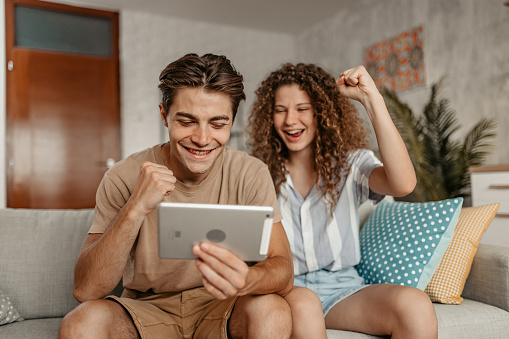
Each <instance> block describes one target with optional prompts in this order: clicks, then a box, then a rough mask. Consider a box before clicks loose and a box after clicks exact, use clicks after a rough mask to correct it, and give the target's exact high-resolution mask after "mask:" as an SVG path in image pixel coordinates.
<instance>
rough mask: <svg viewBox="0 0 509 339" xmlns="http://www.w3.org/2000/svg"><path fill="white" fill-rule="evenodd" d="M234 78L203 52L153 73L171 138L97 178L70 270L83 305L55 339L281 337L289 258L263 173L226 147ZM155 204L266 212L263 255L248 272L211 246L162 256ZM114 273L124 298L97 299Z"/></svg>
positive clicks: (285, 326) (236, 93)
mask: <svg viewBox="0 0 509 339" xmlns="http://www.w3.org/2000/svg"><path fill="white" fill-rule="evenodd" d="M242 80H243V79H242V76H241V75H240V74H239V73H238V72H237V71H236V70H235V69H234V68H233V66H232V65H231V63H230V61H229V60H228V59H227V58H226V57H224V56H216V55H212V54H206V55H204V56H202V57H199V56H197V55H196V54H188V55H186V56H184V57H182V58H180V59H179V60H177V61H175V62H173V63H171V64H169V65H168V66H167V67H166V68H165V69H164V70H163V72H162V73H161V75H160V77H159V81H160V84H159V88H160V90H161V92H162V94H163V99H162V103H161V104H160V105H159V109H160V114H161V118H162V120H163V124H164V125H165V126H166V127H167V128H168V132H169V137H170V141H169V142H168V143H165V144H163V145H156V146H154V147H152V148H150V149H147V150H144V151H142V152H139V153H136V154H133V155H131V156H130V157H128V158H127V159H125V160H123V161H121V162H119V163H118V164H117V165H116V166H115V167H113V168H112V169H111V170H110V171H108V172H107V173H106V174H105V176H104V178H103V180H102V182H101V184H100V186H99V189H98V191H97V197H96V210H95V218H94V222H93V224H92V227H91V229H90V231H89V234H88V236H87V238H86V240H85V243H84V245H83V248H82V250H81V253H80V255H79V258H78V261H77V263H76V268H75V283H74V296H75V298H76V299H77V300H78V301H79V302H81V305H79V306H78V307H77V308H76V309H74V310H73V311H71V312H70V313H69V314H68V315H67V316H66V317H65V318H64V320H63V321H62V324H61V326H60V337H61V338H150V339H156V338H191V337H194V338H227V337H228V336H230V337H233V338H237V337H249V338H288V337H290V334H291V333H290V332H291V328H292V325H291V313H290V309H289V307H288V305H287V303H286V302H285V300H284V299H283V298H282V296H284V295H285V294H286V293H288V292H289V291H290V289H291V287H292V282H293V268H292V259H291V252H290V247H289V245H288V241H287V239H286V235H285V232H284V229H283V227H282V225H281V222H280V220H281V215H280V213H279V209H278V207H277V201H276V196H275V191H274V186H273V184H272V180H271V177H270V174H269V172H268V169H267V166H265V165H264V164H263V163H262V162H260V161H258V160H257V159H255V158H252V157H250V156H248V155H247V154H245V153H243V152H238V151H235V150H232V149H225V147H226V144H227V142H228V139H229V137H230V130H231V127H232V124H233V120H234V118H235V114H236V112H237V108H238V105H239V102H240V101H241V100H243V99H245V95H244V87H243V84H242ZM161 201H173V202H193V203H213V204H241V205H261V206H263V205H269V206H273V207H274V220H275V224H274V226H273V230H272V235H271V240H270V247H269V253H268V256H267V259H266V260H265V261H263V262H260V263H257V264H256V265H254V266H252V267H248V266H247V265H246V263H244V262H243V261H242V260H240V259H239V258H238V257H237V256H236V255H235V254H234V253H232V252H230V251H228V250H226V249H224V248H221V247H220V246H217V245H214V244H212V243H202V244H200V245H199V246H195V247H194V248H193V252H194V253H195V254H196V255H197V259H196V260H195V261H191V260H163V259H160V258H159V256H158V250H157V248H158V240H157V216H156V213H155V208H156V206H157V204H158V203H159V202H161ZM240 222H241V221H240ZM239 227H242V225H239ZM246 241H248V240H247V239H246ZM122 277H123V284H124V288H125V289H124V293H123V294H122V297H121V298H117V297H115V296H108V297H107V294H108V293H109V292H110V291H111V290H112V289H113V288H114V287H115V286H116V285H117V284H118V282H119V281H120V279H121V278H122ZM103 298H104V299H103Z"/></svg>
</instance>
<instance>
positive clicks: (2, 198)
mask: <svg viewBox="0 0 509 339" xmlns="http://www.w3.org/2000/svg"><path fill="white" fill-rule="evenodd" d="M70 4H73V3H70ZM3 11H4V0H0V45H1V46H2V47H1V48H2V51H1V52H0V64H2V65H5V60H4V59H5V50H4V46H5V41H4V38H5V21H4V20H5V16H4V14H3ZM294 40H295V38H294V37H293V36H291V35H288V34H278V33H270V32H266V31H257V30H251V29H240V28H237V27H229V26H224V25H216V24H207V23H202V22H194V21H189V20H181V19H176V18H170V17H165V16H160V15H154V14H149V13H143V12H133V11H121V12H120V77H121V78H120V95H121V108H120V111H121V149H122V157H125V156H127V155H129V154H131V153H133V152H136V151H139V150H141V149H144V148H146V147H150V146H152V145H154V144H156V143H160V142H164V141H165V140H167V136H166V132H165V130H164V129H163V125H162V123H161V120H160V117H159V109H158V103H159V91H158V89H157V85H158V78H159V73H160V72H161V71H162V70H163V69H164V67H165V66H166V65H167V64H168V63H170V62H172V61H174V60H176V59H177V58H179V57H181V56H183V55H184V54H187V53H191V52H194V53H198V54H199V55H202V54H204V53H208V52H211V53H216V54H224V55H226V56H227V57H228V58H229V59H230V60H231V61H232V63H233V65H234V66H235V67H236V68H237V70H238V71H239V72H240V73H241V74H242V75H243V76H244V79H245V82H244V85H245V92H246V96H247V100H246V103H244V104H242V105H241V107H240V108H239V112H238V115H237V118H236V120H235V124H234V128H233V130H234V131H235V132H236V131H241V130H242V128H243V127H244V126H245V125H246V121H247V115H248V114H249V110H250V107H251V104H252V102H253V100H254V90H255V89H256V88H257V86H258V85H259V83H260V82H261V81H262V80H263V78H264V77H265V76H266V75H268V73H269V72H270V71H271V70H273V69H274V68H276V67H277V66H279V65H280V64H281V63H282V62H284V61H290V60H292V59H293V58H294V56H295V45H294ZM0 82H1V84H0V93H3V94H4V95H1V96H0V129H1V130H2V133H0V178H2V180H1V181H0V208H2V207H5V206H6V187H5V177H6V173H5V170H6V165H5V132H4V131H5V67H1V68H0ZM233 135H236V133H234V134H233ZM231 142H232V143H231V146H233V147H237V148H242V147H243V146H244V142H245V137H242V136H241V137H237V138H232V140H231Z"/></svg>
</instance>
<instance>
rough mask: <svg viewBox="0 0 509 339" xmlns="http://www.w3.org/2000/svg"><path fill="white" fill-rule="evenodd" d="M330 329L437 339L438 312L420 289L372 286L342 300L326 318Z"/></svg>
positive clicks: (385, 285) (419, 338)
mask: <svg viewBox="0 0 509 339" xmlns="http://www.w3.org/2000/svg"><path fill="white" fill-rule="evenodd" d="M325 324H326V327H327V328H331V329H341V330H348V331H354V332H362V333H367V334H372V335H391V336H392V338H395V339H397V338H414V339H421V338H422V339H424V338H426V339H428V338H434V339H436V338H438V323H437V317H436V314H435V309H434V308H433V304H432V303H431V301H430V299H429V297H428V296H427V295H426V294H425V293H424V292H423V291H421V290H419V289H417V288H414V287H408V286H401V285H392V284H383V285H370V286H368V287H365V288H363V289H362V290H360V291H358V292H357V293H354V294H353V295H351V296H349V297H347V298H345V299H344V300H342V301H340V302H339V303H337V304H336V305H334V307H333V308H332V309H331V310H330V311H329V313H328V314H327V316H326V317H325Z"/></svg>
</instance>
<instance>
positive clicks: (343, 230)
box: [250, 64, 438, 339]
mask: <svg viewBox="0 0 509 339" xmlns="http://www.w3.org/2000/svg"><path fill="white" fill-rule="evenodd" d="M256 94H257V100H256V101H255V103H254V107H253V111H252V113H251V117H250V130H251V139H250V143H251V146H252V151H253V154H254V155H255V156H256V157H258V158H260V159H261V160H263V161H264V162H265V163H266V164H267V165H268V167H269V170H270V173H271V176H272V179H273V180H274V184H275V187H276V191H277V193H278V202H279V206H280V208H281V212H282V214H283V226H284V228H285V231H286V233H287V236H288V238H289V241H290V246H291V248H292V254H293V263H294V271H295V282H294V285H295V286H294V288H293V290H292V291H291V292H290V293H289V294H288V295H287V296H286V300H287V302H288V303H289V305H290V307H291V309H292V316H293V335H292V336H293V338H319V337H322V338H326V332H325V328H330V329H342V330H349V331H356V332H363V333H368V334H372V335H391V336H392V338H414V339H415V338H437V337H438V329H437V328H438V325H437V319H436V314H435V311H434V308H433V306H432V304H431V301H430V299H429V298H428V296H427V295H426V294H425V293H424V292H422V291H421V290H419V289H416V288H413V287H407V286H400V285H391V284H383V285H366V284H365V283H364V280H363V279H362V278H361V277H360V276H359V274H358V273H357V271H356V270H355V268H354V266H355V265H357V264H358V263H359V260H360V249H359V240H358V234H359V216H358V208H359V206H360V204H361V203H362V202H364V201H366V200H368V199H370V200H372V201H373V203H378V202H379V201H380V200H381V199H383V197H384V195H392V196H404V195H406V194H409V193H410V192H411V191H412V190H413V189H414V187H415V183H416V178H415V172H414V169H413V166H412V163H411V161H410V158H409V156H408V153H407V151H406V148H405V145H404V143H403V141H402V139H401V137H400V135H399V133H398V131H397V129H396V127H395V126H394V124H393V122H392V120H391V118H390V116H389V113H388V111H387V108H386V106H385V103H384V100H383V98H382V96H381V94H380V93H379V92H378V90H377V88H376V85H375V83H374V81H373V80H372V78H371V77H370V75H369V74H368V72H367V71H366V69H365V68H364V67H363V66H359V67H356V68H353V69H349V70H347V71H345V72H343V73H341V75H340V76H339V79H337V80H335V79H334V78H333V77H332V76H331V75H330V74H328V73H327V72H325V71H324V70H323V69H322V68H320V67H318V66H316V65H313V64H297V65H293V64H286V65H284V66H283V67H282V68H280V69H278V70H276V71H274V72H273V73H271V74H270V75H269V77H268V78H267V79H265V80H264V81H263V82H262V84H261V86H260V87H259V88H258V90H257V91H256ZM349 99H353V100H356V101H359V102H360V103H361V104H362V105H363V106H364V108H365V109H366V112H367V114H368V116H369V119H370V121H371V124H372V125H373V128H374V131H375V134H376V139H377V143H378V148H379V150H380V155H381V160H382V161H381V162H380V161H379V160H378V159H377V158H376V157H375V156H374V154H373V152H371V151H369V150H367V149H366V148H367V141H366V134H365V131H364V129H363V126H362V120H361V119H360V118H359V116H358V113H357V111H356V110H355V108H354V106H353V105H352V103H351V102H350V100H349ZM306 287H307V288H306ZM322 312H323V313H322Z"/></svg>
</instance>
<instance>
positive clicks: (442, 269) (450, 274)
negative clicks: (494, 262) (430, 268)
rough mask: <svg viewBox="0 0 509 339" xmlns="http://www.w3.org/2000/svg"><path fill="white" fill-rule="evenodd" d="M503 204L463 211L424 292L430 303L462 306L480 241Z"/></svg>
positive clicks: (470, 208)
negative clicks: (462, 294) (466, 282)
mask: <svg viewBox="0 0 509 339" xmlns="http://www.w3.org/2000/svg"><path fill="white" fill-rule="evenodd" d="M499 206H500V204H489V205H483V206H479V207H468V208H462V209H461V212H460V216H459V219H458V223H457V225H456V228H455V229H454V234H453V236H452V240H451V242H450V244H449V246H448V247H447V250H446V251H445V254H444V256H443V257H442V260H441V261H440V264H439V265H438V267H437V269H436V270H435V272H434V273H433V277H432V278H431V280H430V282H429V283H428V285H427V286H426V289H425V290H424V292H426V293H427V294H428V296H429V297H430V299H431V301H433V302H439V303H442V304H453V305H459V304H461V302H462V301H463V298H462V297H461V293H462V292H463V287H464V286H465V281H466V280H467V277H468V274H469V273H470V268H471V266H472V261H473V259H474V255H475V252H477V246H478V244H479V240H481V236H482V235H483V233H484V231H486V229H487V228H488V226H489V225H490V223H491V220H493V218H494V217H495V214H496V213H497V210H498V207H499Z"/></svg>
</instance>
